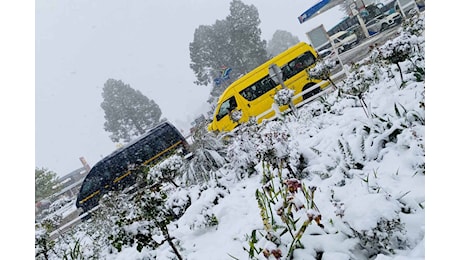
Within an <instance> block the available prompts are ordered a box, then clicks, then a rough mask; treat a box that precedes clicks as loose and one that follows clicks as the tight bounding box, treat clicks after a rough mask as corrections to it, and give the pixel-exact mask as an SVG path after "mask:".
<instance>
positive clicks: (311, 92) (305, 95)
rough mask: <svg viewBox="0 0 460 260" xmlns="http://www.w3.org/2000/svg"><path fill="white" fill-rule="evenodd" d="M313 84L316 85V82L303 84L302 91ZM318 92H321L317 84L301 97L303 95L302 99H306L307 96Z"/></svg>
mask: <svg viewBox="0 0 460 260" xmlns="http://www.w3.org/2000/svg"><path fill="white" fill-rule="evenodd" d="M314 85H316V84H315V83H313V82H310V83H308V84H307V85H305V86H304V87H303V89H302V92H303V91H305V90H306V89H309V88H311V87H312V86H314ZM319 92H321V88H320V87H319V86H318V87H317V88H316V89H314V90H311V91H310V92H307V93H305V94H303V96H302V97H303V100H305V99H307V98H309V97H312V96H314V95H316V94H318V93H319Z"/></svg>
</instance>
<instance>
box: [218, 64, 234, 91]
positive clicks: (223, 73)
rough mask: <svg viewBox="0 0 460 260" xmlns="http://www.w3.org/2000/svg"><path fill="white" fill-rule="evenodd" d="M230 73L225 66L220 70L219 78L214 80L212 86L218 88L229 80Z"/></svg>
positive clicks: (229, 69)
mask: <svg viewBox="0 0 460 260" xmlns="http://www.w3.org/2000/svg"><path fill="white" fill-rule="evenodd" d="M230 71H232V69H231V68H228V67H226V66H223V67H222V68H220V77H218V78H215V79H214V84H216V85H217V86H219V85H220V84H222V82H224V81H226V80H228V79H230Z"/></svg>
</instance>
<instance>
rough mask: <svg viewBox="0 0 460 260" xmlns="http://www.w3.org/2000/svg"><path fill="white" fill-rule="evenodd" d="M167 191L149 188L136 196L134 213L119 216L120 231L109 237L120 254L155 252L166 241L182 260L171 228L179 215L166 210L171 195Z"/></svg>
mask: <svg viewBox="0 0 460 260" xmlns="http://www.w3.org/2000/svg"><path fill="white" fill-rule="evenodd" d="M164 190H165V189H164V187H161V186H156V185H150V186H147V187H146V188H145V189H142V190H140V191H138V192H137V193H136V194H135V196H134V197H133V200H132V203H133V204H134V207H132V211H131V212H129V214H124V215H121V216H120V218H119V220H118V221H116V223H115V225H116V230H117V232H116V233H114V234H113V235H111V236H109V240H110V242H111V244H112V246H113V247H115V248H116V249H117V250H118V252H120V251H121V250H123V248H125V247H135V248H136V249H137V250H138V251H139V252H141V251H142V249H143V248H147V249H156V248H158V247H159V246H161V245H162V244H163V243H165V242H167V243H168V245H169V246H170V247H171V249H172V250H173V252H174V254H175V255H176V257H178V258H179V259H182V257H181V255H180V252H179V250H178V248H177V246H176V242H175V238H173V237H171V236H170V234H169V228H168V225H169V223H170V222H171V221H173V220H175V219H177V218H178V216H176V215H175V214H174V211H173V210H172V209H170V208H167V207H166V201H167V197H168V195H167V193H166V192H165V191H164Z"/></svg>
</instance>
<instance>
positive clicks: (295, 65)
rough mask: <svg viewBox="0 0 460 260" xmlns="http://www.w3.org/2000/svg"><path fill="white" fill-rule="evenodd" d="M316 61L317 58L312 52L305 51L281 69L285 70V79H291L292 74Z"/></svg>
mask: <svg viewBox="0 0 460 260" xmlns="http://www.w3.org/2000/svg"><path fill="white" fill-rule="evenodd" d="M315 61H316V58H315V56H314V55H313V53H311V52H305V53H304V54H302V55H300V56H299V57H297V58H295V59H293V60H292V61H290V62H289V63H288V64H286V65H284V66H283V67H282V68H281V71H282V72H283V80H287V79H290V78H291V77H292V76H294V75H296V74H297V73H299V72H301V71H302V70H304V69H306V68H308V67H310V66H311V65H313V64H314V63H315Z"/></svg>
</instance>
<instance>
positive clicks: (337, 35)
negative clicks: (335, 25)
mask: <svg viewBox="0 0 460 260" xmlns="http://www.w3.org/2000/svg"><path fill="white" fill-rule="evenodd" d="M346 33H347V31H340V32H338V33H335V34H334V35H332V36H331V37H329V38H331V39H335V38H339V37H340V36H342V35H344V34H346Z"/></svg>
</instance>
